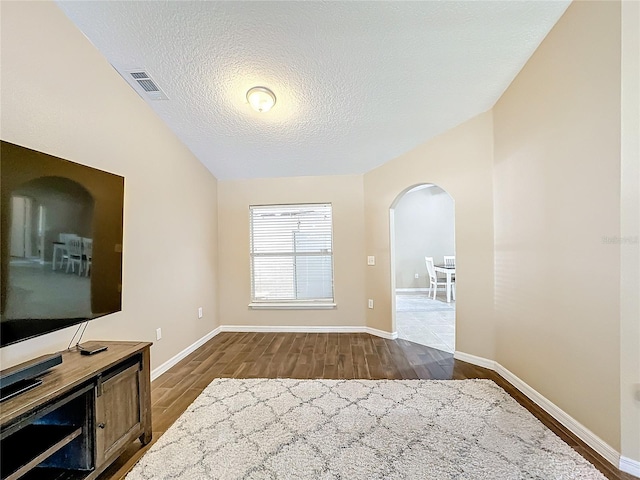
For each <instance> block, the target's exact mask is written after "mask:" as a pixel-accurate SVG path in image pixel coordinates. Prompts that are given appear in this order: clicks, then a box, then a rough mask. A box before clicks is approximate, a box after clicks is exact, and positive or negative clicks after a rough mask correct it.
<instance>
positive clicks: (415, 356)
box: [99, 333, 635, 480]
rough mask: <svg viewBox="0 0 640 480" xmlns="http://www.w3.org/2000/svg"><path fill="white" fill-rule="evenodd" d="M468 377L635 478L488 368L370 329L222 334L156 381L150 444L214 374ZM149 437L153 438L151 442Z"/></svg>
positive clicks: (118, 466) (114, 475) (128, 459)
mask: <svg viewBox="0 0 640 480" xmlns="http://www.w3.org/2000/svg"><path fill="white" fill-rule="evenodd" d="M220 377H233V378H274V377H291V378H338V379H341V378H362V379H383V378H387V379H439V380H448V379H468V378H488V379H491V380H493V381H495V382H496V383H497V384H498V385H500V386H501V387H502V388H504V389H505V390H506V391H507V392H509V394H511V396H513V397H514V398H515V399H516V400H517V401H518V402H519V403H520V404H522V405H523V406H524V407H525V408H527V409H528V410H529V411H530V412H532V413H533V414H534V415H535V416H536V417H537V418H538V419H540V420H541V421H542V422H543V423H544V424H545V425H546V426H547V427H548V428H550V429H551V430H552V431H554V432H555V433H556V434H557V435H558V436H560V437H561V438H562V439H563V440H564V441H565V442H567V443H568V444H569V445H571V446H572V447H573V448H574V449H575V450H577V451H578V452H579V453H580V454H581V455H582V456H584V457H585V458H586V459H587V460H589V461H590V462H591V463H593V464H594V465H595V466H596V467H597V468H598V469H599V470H600V471H601V472H602V473H603V474H604V475H605V476H606V477H607V478H609V479H611V480H633V479H635V477H633V476H631V475H628V474H625V473H622V472H620V471H619V470H617V469H616V468H614V467H612V466H611V465H610V464H609V463H608V462H607V461H606V460H604V459H603V458H602V457H600V456H599V455H598V454H596V453H595V452H594V451H593V450H591V449H590V448H589V447H588V446H587V445H586V444H584V442H582V441H581V440H579V439H578V438H577V437H576V436H575V435H573V434H572V433H571V432H569V431H568V430H567V429H566V428H565V427H563V426H562V425H560V424H559V423H558V422H557V421H556V420H555V419H553V418H552V417H551V416H550V415H548V414H547V413H546V412H544V411H543V410H542V409H541V408H540V407H538V406H537V405H536V404H534V403H533V402H531V401H530V400H529V399H528V398H526V397H525V396H524V395H522V394H521V393H520V392H519V391H518V390H516V389H515V388H514V387H513V386H511V384H509V383H508V382H506V381H505V380H504V379H503V378H502V377H500V376H499V375H498V374H496V373H495V372H493V371H491V370H487V369H484V368H480V367H476V366H474V365H471V364H469V363H466V362H461V361H459V360H454V359H453V355H451V354H449V353H445V352H441V351H439V350H434V349H432V348H428V347H425V346H422V345H418V344H415V343H412V342H408V341H405V340H385V339H383V338H380V337H375V336H372V335H368V334H346V333H342V334H337V333H335V334H333V333H328V334H324V333H221V334H219V335H217V336H215V337H214V338H212V339H211V340H210V341H209V342H207V343H206V344H205V345H203V346H202V347H200V348H199V349H198V350H196V351H195V352H193V353H192V354H191V355H189V356H188V357H186V358H185V359H183V360H182V361H180V363H178V364H177V365H175V366H174V367H172V368H171V369H170V370H169V371H167V372H166V373H165V374H163V375H162V376H160V377H159V378H157V379H156V380H155V381H154V382H152V384H151V401H152V414H153V441H152V443H151V444H153V442H154V441H156V440H157V439H158V438H159V437H160V435H162V433H164V432H165V431H166V430H167V429H168V428H169V427H170V426H171V424H172V423H173V422H174V421H175V420H176V419H177V418H178V417H179V416H180V415H181V414H182V412H184V411H185V409H186V408H187V407H188V406H189V404H190V403H191V402H193V401H194V400H195V398H196V397H197V396H198V395H199V394H200V393H201V392H202V390H203V389H204V388H205V387H206V386H207V385H209V383H210V382H211V381H212V380H213V379H214V378H220ZM151 444H150V445H151ZM150 445H147V446H146V447H142V445H141V444H140V443H139V442H136V443H134V444H132V445H131V447H130V448H129V449H128V450H127V451H126V452H125V453H124V454H123V455H122V456H121V457H120V458H119V459H118V461H116V462H115V463H114V464H113V465H112V466H111V467H110V468H109V469H108V470H107V471H105V472H104V473H103V474H102V475H101V476H100V477H99V479H100V480H107V479H120V478H123V477H124V476H125V475H126V474H127V472H128V471H129V470H130V469H131V467H133V465H134V464H135V462H136V461H137V460H138V459H139V458H140V457H141V456H142V454H143V453H144V452H145V451H146V450H147V449H148V448H149V447H150Z"/></svg>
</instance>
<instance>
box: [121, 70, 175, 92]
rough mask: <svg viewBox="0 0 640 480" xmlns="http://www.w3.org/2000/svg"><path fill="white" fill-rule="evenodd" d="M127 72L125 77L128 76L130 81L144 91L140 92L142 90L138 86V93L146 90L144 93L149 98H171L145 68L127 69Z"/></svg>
mask: <svg viewBox="0 0 640 480" xmlns="http://www.w3.org/2000/svg"><path fill="white" fill-rule="evenodd" d="M125 72H126V73H127V75H126V76H125V78H127V80H128V81H129V83H131V84H132V85H133V86H134V87H139V88H140V89H141V90H142V92H140V90H139V89H137V88H136V91H138V93H143V92H144V95H142V96H143V97H146V98H148V99H149V100H168V99H169V97H167V95H166V94H165V93H164V92H163V91H162V90H161V89H160V87H159V86H158V84H157V83H156V82H155V80H153V79H152V78H151V75H149V74H148V73H147V72H146V71H145V70H144V69H142V68H136V69H131V70H125Z"/></svg>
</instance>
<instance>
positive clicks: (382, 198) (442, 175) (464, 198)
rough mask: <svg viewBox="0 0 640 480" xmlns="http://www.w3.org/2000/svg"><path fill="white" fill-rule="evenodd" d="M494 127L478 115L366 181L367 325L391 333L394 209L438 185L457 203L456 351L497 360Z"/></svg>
mask: <svg viewBox="0 0 640 480" xmlns="http://www.w3.org/2000/svg"><path fill="white" fill-rule="evenodd" d="M492 162H493V124H492V116H491V113H484V114H482V115H479V116H477V117H475V118H473V119H471V120H469V121H468V122H465V123H464V124H462V125H460V126H458V127H456V128H453V129H452V130H450V131H448V132H446V133H444V134H442V135H440V136H438V137H436V138H434V139H432V140H430V141H429V142H427V143H425V144H423V145H421V146H419V147H417V148H415V149H413V150H411V151H410V152H408V153H406V154H405V155H402V156H401V157H399V158H396V159H395V160H392V161H390V162H388V163H386V164H385V165H383V166H381V167H378V168H376V169H375V170H372V171H371V172H369V173H367V174H366V175H365V176H364V192H365V228H366V252H365V254H366V255H375V256H376V265H375V266H374V267H367V270H366V273H367V278H366V298H372V299H374V304H375V306H376V307H375V309H373V310H367V325H368V326H369V327H373V328H377V329H380V330H385V331H392V329H393V327H394V325H392V323H393V315H394V308H393V303H392V302H394V298H393V296H392V295H391V292H392V291H393V290H392V288H393V287H394V285H393V284H392V275H391V272H392V271H393V269H392V265H391V244H390V239H391V231H390V228H391V227H390V222H389V209H390V207H391V205H392V204H393V203H394V201H395V200H396V199H397V198H398V196H399V195H400V194H402V193H403V192H405V191H407V190H408V189H409V188H410V187H413V186H415V185H418V184H421V183H433V184H436V185H438V186H439V187H441V188H442V189H444V190H446V191H447V193H449V194H450V195H451V196H452V197H453V200H454V201H455V207H456V208H455V212H456V219H455V232H456V347H457V349H458V350H461V351H463V352H465V353H469V354H473V355H478V356H482V357H487V358H493V356H494V345H493V338H494V335H495V332H494V329H493V197H492V165H493V163H492Z"/></svg>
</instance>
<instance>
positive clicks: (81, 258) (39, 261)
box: [4, 176, 94, 320]
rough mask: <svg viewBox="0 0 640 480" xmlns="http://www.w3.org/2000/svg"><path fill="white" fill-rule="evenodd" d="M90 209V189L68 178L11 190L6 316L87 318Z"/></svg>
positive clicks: (45, 179)
mask: <svg viewBox="0 0 640 480" xmlns="http://www.w3.org/2000/svg"><path fill="white" fill-rule="evenodd" d="M93 211H94V199H93V197H92V196H91V194H90V193H89V192H88V191H87V190H86V189H85V188H84V187H83V186H82V185H81V184H79V183H78V182H75V181H73V180H71V179H69V178H64V177H54V176H51V177H40V178H36V179H34V180H31V181H28V182H26V183H23V184H21V185H19V186H18V187H17V188H15V189H14V190H12V192H11V210H10V223H9V228H10V234H9V239H10V255H9V265H8V267H9V268H8V282H7V286H8V288H7V302H6V307H5V309H4V318H5V319H6V320H12V319H24V318H29V319H40V318H63V317H68V318H76V317H77V318H83V317H84V318H88V317H91V259H92V254H91V248H92V241H93V240H92V239H93V216H94V215H93V214H94V212H93ZM72 248H75V250H73V251H71V249H72Z"/></svg>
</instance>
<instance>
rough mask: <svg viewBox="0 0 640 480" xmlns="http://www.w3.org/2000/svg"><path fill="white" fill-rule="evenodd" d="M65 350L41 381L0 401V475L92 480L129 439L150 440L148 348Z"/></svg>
mask: <svg viewBox="0 0 640 480" xmlns="http://www.w3.org/2000/svg"><path fill="white" fill-rule="evenodd" d="M100 343H101V344H104V345H106V346H107V347H108V350H106V351H104V352H100V353H97V354H95V355H80V352H79V351H77V350H74V351H66V352H63V353H62V364H61V365H58V366H56V367H54V368H52V369H51V370H50V371H49V372H47V373H45V374H44V375H43V376H42V377H41V379H42V385H40V386H39V387H37V388H34V389H32V390H29V391H28V392H25V393H23V394H21V395H18V396H16V397H14V398H11V399H9V400H7V401H5V402H3V403H2V404H0V442H1V443H0V450H1V451H2V464H1V466H0V477H1V478H2V480H17V479H18V478H22V479H38V480H46V479H65V480H72V479H73V480H75V479H86V480H90V479H94V478H96V477H97V476H98V475H99V474H100V473H101V472H103V471H104V470H105V469H106V468H107V467H108V466H109V465H110V464H111V463H112V462H113V461H114V460H115V459H117V458H118V457H119V456H120V455H121V454H122V452H124V450H125V449H126V448H127V447H128V446H129V444H130V443H131V442H133V441H134V440H136V439H138V438H139V439H140V441H141V442H142V443H143V444H147V443H149V442H150V441H151V387H150V371H149V368H150V367H149V366H150V351H149V349H150V347H151V343H147V342H100Z"/></svg>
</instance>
